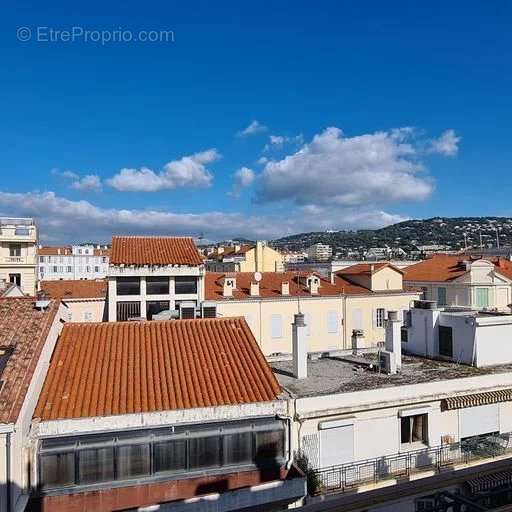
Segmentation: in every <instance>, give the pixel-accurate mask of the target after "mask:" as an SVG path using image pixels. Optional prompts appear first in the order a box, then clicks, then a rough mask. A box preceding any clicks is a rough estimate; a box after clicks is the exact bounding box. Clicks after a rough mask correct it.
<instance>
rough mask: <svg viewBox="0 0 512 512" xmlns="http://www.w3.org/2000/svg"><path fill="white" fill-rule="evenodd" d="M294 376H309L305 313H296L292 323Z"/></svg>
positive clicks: (298, 377) (300, 377)
mask: <svg viewBox="0 0 512 512" xmlns="http://www.w3.org/2000/svg"><path fill="white" fill-rule="evenodd" d="M292 346H293V347H292V349H293V376H294V377H295V378H296V379H305V378H306V377H307V376H308V352H307V349H306V324H305V322H304V315H303V314H302V313H297V314H296V315H294V318H293V324H292Z"/></svg>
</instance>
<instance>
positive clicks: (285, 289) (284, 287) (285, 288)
mask: <svg viewBox="0 0 512 512" xmlns="http://www.w3.org/2000/svg"><path fill="white" fill-rule="evenodd" d="M281 295H290V283H289V282H288V281H283V282H282V283H281Z"/></svg>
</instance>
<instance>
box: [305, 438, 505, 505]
mask: <svg viewBox="0 0 512 512" xmlns="http://www.w3.org/2000/svg"><path fill="white" fill-rule="evenodd" d="M511 438H512V433H506V434H495V435H488V436H478V437H474V438H470V439H468V440H465V441H462V442H458V443H451V444H445V445H441V446H436V447H432V448H425V449H421V450H415V451H410V452H405V453H399V454H396V455H390V456H385V457H379V458H375V459H368V460H362V461H357V462H351V463H347V464H342V465H340V466H331V467H327V468H320V469H314V470H311V476H310V478H311V479H312V481H313V482H314V488H313V489H310V492H312V494H315V495H318V494H327V493H339V492H346V491H349V490H351V489H354V488H356V487H358V486H360V485H364V484H371V483H378V482H380V481H384V480H390V479H400V478H408V477H409V476H410V475H412V474H414V473H420V472H422V471H435V472H441V471H442V470H443V469H448V468H450V467H453V466H456V465H460V464H468V463H470V462H474V461H478V460H482V459H489V458H493V457H497V456H500V455H506V454H510V455H511V456H512V446H511V444H512V443H510V442H509V440H510V439H511Z"/></svg>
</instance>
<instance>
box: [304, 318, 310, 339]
mask: <svg viewBox="0 0 512 512" xmlns="http://www.w3.org/2000/svg"><path fill="white" fill-rule="evenodd" d="M304 323H305V324H306V336H311V314H310V313H304Z"/></svg>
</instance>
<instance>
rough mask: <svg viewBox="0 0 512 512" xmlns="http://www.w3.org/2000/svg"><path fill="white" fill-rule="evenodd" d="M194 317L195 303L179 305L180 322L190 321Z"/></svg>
mask: <svg viewBox="0 0 512 512" xmlns="http://www.w3.org/2000/svg"><path fill="white" fill-rule="evenodd" d="M195 317H196V304H195V302H182V303H181V304H180V320H191V319H194V318H195Z"/></svg>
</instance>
